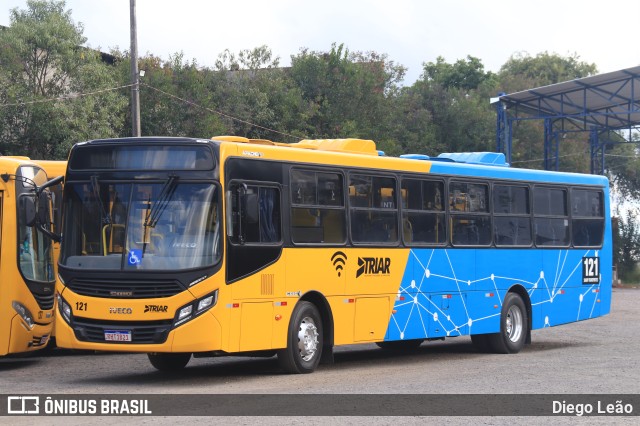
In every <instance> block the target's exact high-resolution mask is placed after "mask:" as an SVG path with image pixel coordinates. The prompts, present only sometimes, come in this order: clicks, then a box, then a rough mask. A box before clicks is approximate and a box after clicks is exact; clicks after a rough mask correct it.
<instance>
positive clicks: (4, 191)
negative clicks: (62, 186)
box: [0, 157, 60, 355]
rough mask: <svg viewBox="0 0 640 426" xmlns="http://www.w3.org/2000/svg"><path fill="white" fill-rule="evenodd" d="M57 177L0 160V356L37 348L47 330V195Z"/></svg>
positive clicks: (51, 285) (50, 265) (23, 161)
mask: <svg viewBox="0 0 640 426" xmlns="http://www.w3.org/2000/svg"><path fill="white" fill-rule="evenodd" d="M59 181H60V179H57V180H56V181H53V182H51V181H50V182H48V181H47V175H46V173H45V171H44V170H43V169H42V168H40V167H39V166H38V165H37V164H35V163H34V162H33V161H30V160H29V159H28V158H26V157H0V276H1V277H2V285H0V355H8V354H16V353H22V352H28V351H33V350H36V349H40V348H43V347H44V346H45V345H46V344H47V342H48V341H49V338H50V335H51V330H52V327H53V317H54V302H55V297H54V295H55V293H54V289H55V273H54V260H53V248H52V240H51V237H52V236H53V234H52V228H51V225H52V216H51V213H52V212H51V198H52V197H51V192H50V190H49V189H48V188H50V187H53V186H55V184H56V183H57V182H59Z"/></svg>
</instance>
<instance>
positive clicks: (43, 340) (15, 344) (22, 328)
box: [9, 315, 53, 354]
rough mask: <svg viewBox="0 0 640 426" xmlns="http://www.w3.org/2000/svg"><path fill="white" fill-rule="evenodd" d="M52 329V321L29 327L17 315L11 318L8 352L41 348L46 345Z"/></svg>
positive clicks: (15, 352)
mask: <svg viewBox="0 0 640 426" xmlns="http://www.w3.org/2000/svg"><path fill="white" fill-rule="evenodd" d="M52 330H53V321H52V322H50V323H49V324H35V325H34V326H33V328H31V329H30V328H29V327H28V326H27V325H26V324H25V323H24V321H23V320H22V318H20V316H19V315H16V316H14V317H13V318H12V320H11V338H10V340H9V353H10V354H17V353H22V352H30V351H35V350H38V349H42V348H44V347H45V346H47V343H49V339H50V337H51V331H52Z"/></svg>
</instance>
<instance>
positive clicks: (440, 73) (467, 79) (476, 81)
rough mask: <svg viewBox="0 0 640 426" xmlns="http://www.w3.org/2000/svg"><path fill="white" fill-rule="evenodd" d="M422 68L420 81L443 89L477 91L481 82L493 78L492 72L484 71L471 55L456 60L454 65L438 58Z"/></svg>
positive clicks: (476, 59) (479, 62) (479, 61)
mask: <svg viewBox="0 0 640 426" xmlns="http://www.w3.org/2000/svg"><path fill="white" fill-rule="evenodd" d="M423 67H424V72H423V74H422V79H423V80H424V81H426V82H433V83H435V84H438V85H440V86H442V87H443V88H444V89H464V90H471V89H477V88H478V87H479V86H480V85H481V84H482V83H483V82H485V81H487V80H489V79H492V78H494V74H493V73H492V72H485V71H484V65H483V64H482V61H481V60H480V59H478V58H476V57H473V56H471V55H467V58H466V59H458V60H457V61H456V62H455V63H454V64H449V63H447V62H445V59H444V57H442V56H438V58H437V59H436V62H435V63H434V62H428V63H425V64H423Z"/></svg>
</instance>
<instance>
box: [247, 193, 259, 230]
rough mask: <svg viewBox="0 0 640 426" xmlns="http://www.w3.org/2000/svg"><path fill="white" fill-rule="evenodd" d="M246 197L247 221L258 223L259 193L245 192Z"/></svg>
mask: <svg viewBox="0 0 640 426" xmlns="http://www.w3.org/2000/svg"><path fill="white" fill-rule="evenodd" d="M243 199H244V209H243V210H244V211H243V213H244V218H245V220H246V221H247V223H258V221H259V220H260V219H259V218H260V215H259V214H260V213H259V207H258V194H257V193H255V192H254V193H245V194H244V195H243Z"/></svg>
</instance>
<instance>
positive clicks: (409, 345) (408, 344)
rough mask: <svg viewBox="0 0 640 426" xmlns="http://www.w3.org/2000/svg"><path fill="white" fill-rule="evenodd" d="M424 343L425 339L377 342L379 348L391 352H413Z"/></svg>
mask: <svg viewBox="0 0 640 426" xmlns="http://www.w3.org/2000/svg"><path fill="white" fill-rule="evenodd" d="M422 342H424V339H411V340H393V341H390V342H377V343H376V345H378V347H379V348H382V349H385V350H390V351H411V350H415V349H418V346H420V345H421V344H422Z"/></svg>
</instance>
